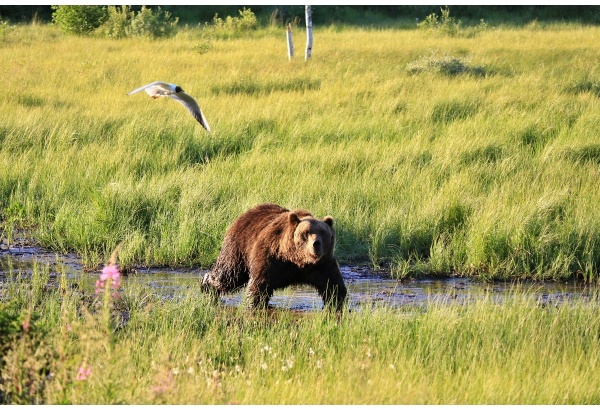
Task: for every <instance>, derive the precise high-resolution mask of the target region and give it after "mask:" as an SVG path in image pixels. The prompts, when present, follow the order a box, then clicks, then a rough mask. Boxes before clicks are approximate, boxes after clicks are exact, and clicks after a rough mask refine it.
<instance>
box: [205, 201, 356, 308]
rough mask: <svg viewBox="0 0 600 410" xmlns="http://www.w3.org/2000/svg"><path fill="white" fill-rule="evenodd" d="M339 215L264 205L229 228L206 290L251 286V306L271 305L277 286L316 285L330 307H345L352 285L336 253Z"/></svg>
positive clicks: (206, 275) (230, 289) (207, 274)
mask: <svg viewBox="0 0 600 410" xmlns="http://www.w3.org/2000/svg"><path fill="white" fill-rule="evenodd" d="M334 246H335V231H334V229H333V218H332V217H331V216H326V217H325V218H323V219H322V220H320V219H315V218H314V217H313V216H312V215H311V214H310V213H308V212H307V211H305V210H295V211H289V210H288V209H285V208H283V207H281V206H279V205H275V204H261V205H258V206H256V207H254V208H252V209H250V210H249V211H247V212H245V213H243V214H242V215H240V216H239V217H238V218H237V219H236V220H235V221H234V222H233V224H232V225H231V226H230V227H229V229H228V230H227V232H226V234H225V239H224V240H223V245H222V246H221V250H220V252H219V256H218V258H217V262H216V263H215V266H214V267H213V269H212V270H211V271H210V272H208V273H206V274H205V275H204V277H203V279H202V285H203V289H204V290H206V291H210V292H213V293H214V294H223V293H227V292H232V291H235V290H236V289H239V288H241V287H243V286H244V285H246V284H247V285H248V286H247V297H248V300H249V304H250V306H251V307H260V308H266V307H267V305H268V303H269V299H270V298H271V296H272V295H273V291H274V290H277V289H283V288H285V287H287V286H290V285H295V284H307V285H312V286H314V287H315V288H316V289H317V291H318V292H319V295H320V296H321V297H322V298H323V302H324V303H325V306H327V307H333V308H335V309H337V310H338V311H340V310H341V309H342V306H343V303H344V300H345V298H346V294H347V291H346V286H345V285H344V280H343V278H342V275H341V273H340V269H339V266H338V264H337V262H336V260H335V257H334V256H333V248H334Z"/></svg>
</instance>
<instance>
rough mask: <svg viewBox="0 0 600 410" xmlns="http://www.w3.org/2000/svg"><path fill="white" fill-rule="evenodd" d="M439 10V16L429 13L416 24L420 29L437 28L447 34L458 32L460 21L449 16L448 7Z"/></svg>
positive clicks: (451, 34) (453, 34)
mask: <svg viewBox="0 0 600 410" xmlns="http://www.w3.org/2000/svg"><path fill="white" fill-rule="evenodd" d="M440 11H441V13H442V14H441V17H438V15H437V14H435V13H431V14H430V15H428V16H427V17H425V20H423V21H422V22H420V23H419V24H417V26H418V27H419V28H421V29H426V30H437V31H439V32H441V33H444V34H447V35H449V36H455V35H456V34H458V30H459V28H460V25H461V24H462V21H461V20H458V21H457V20H456V19H455V18H454V17H450V9H449V8H448V7H444V8H442V9H440Z"/></svg>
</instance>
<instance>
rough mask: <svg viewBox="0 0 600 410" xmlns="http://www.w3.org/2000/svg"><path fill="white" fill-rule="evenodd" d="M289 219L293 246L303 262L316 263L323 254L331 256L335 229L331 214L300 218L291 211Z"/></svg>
mask: <svg viewBox="0 0 600 410" xmlns="http://www.w3.org/2000/svg"><path fill="white" fill-rule="evenodd" d="M289 221H290V224H291V225H292V227H293V228H294V236H293V237H294V247H295V248H296V251H297V254H298V256H299V257H300V258H301V259H302V262H303V263H317V262H318V261H319V260H321V258H323V256H331V257H333V248H334V247H335V231H334V230H333V218H332V217H331V216H326V217H325V218H323V220H320V219H315V218H313V217H312V216H310V215H309V216H304V217H302V218H301V217H299V216H298V214H297V213H295V212H291V213H290V215H289Z"/></svg>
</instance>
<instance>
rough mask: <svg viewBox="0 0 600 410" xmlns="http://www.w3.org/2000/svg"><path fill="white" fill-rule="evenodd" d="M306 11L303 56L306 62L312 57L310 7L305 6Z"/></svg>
mask: <svg viewBox="0 0 600 410" xmlns="http://www.w3.org/2000/svg"><path fill="white" fill-rule="evenodd" d="M305 10H306V54H305V56H304V58H305V60H308V59H309V58H310V57H311V56H312V44H313V37H312V11H311V9H310V6H305Z"/></svg>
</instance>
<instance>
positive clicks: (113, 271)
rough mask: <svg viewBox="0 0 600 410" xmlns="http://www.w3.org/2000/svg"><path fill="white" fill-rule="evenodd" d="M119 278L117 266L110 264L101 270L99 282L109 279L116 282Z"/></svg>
mask: <svg viewBox="0 0 600 410" xmlns="http://www.w3.org/2000/svg"><path fill="white" fill-rule="evenodd" d="M120 277H121V274H120V273H119V269H118V268H117V265H113V264H112V263H111V264H108V265H106V266H105V267H104V269H102V275H100V280H106V279H108V278H111V279H112V280H114V281H117V280H119V278H120Z"/></svg>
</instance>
